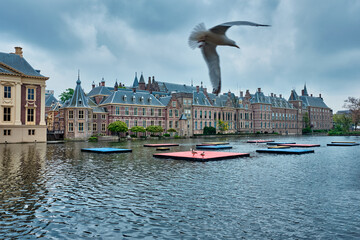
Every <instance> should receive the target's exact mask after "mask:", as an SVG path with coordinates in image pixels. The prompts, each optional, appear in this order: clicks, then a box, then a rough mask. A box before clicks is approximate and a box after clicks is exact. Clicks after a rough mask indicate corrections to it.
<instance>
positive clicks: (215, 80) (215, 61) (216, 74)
mask: <svg viewBox="0 0 360 240" xmlns="http://www.w3.org/2000/svg"><path fill="white" fill-rule="evenodd" d="M201 52H202V54H203V57H204V59H205V62H206V64H207V65H208V68H209V76H210V81H211V84H212V86H213V87H214V89H213V93H214V94H216V95H217V94H219V92H220V91H221V74H220V59H219V55H218V54H217V52H216V45H215V44H212V43H204V44H203V46H202V50H201Z"/></svg>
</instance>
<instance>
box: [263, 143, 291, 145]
mask: <svg viewBox="0 0 360 240" xmlns="http://www.w3.org/2000/svg"><path fill="white" fill-rule="evenodd" d="M266 144H267V145H279V144H296V142H268V143H266Z"/></svg>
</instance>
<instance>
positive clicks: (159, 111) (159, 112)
mask: <svg viewBox="0 0 360 240" xmlns="http://www.w3.org/2000/svg"><path fill="white" fill-rule="evenodd" d="M161 111H162V110H161V109H158V115H159V117H161Z"/></svg>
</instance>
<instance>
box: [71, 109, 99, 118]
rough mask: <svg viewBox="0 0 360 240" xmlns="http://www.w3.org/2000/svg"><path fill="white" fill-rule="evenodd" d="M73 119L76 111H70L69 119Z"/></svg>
mask: <svg viewBox="0 0 360 240" xmlns="http://www.w3.org/2000/svg"><path fill="white" fill-rule="evenodd" d="M73 118H74V111H69V119H73ZM95 118H96V117H95Z"/></svg>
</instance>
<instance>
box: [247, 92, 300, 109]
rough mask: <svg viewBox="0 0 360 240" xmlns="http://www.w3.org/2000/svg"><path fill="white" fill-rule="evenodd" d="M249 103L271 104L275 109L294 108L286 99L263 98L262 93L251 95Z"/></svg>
mask: <svg viewBox="0 0 360 240" xmlns="http://www.w3.org/2000/svg"><path fill="white" fill-rule="evenodd" d="M250 102H251V103H264V104H271V106H272V107H276V108H294V106H293V105H292V104H291V103H289V102H288V101H286V99H284V98H282V97H275V96H274V97H270V96H265V95H264V93H263V92H256V93H255V94H253V95H251V99H250Z"/></svg>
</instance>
